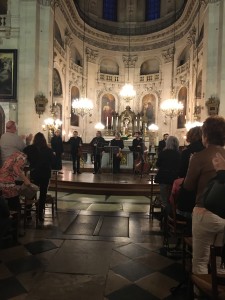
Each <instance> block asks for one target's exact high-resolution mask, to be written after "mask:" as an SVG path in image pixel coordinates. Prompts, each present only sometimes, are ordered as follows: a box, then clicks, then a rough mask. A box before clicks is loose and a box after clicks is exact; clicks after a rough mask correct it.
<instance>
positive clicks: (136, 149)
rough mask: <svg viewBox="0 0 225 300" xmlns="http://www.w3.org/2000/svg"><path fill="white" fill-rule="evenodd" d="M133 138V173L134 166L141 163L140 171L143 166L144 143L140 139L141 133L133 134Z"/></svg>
mask: <svg viewBox="0 0 225 300" xmlns="http://www.w3.org/2000/svg"><path fill="white" fill-rule="evenodd" d="M134 136H135V138H134V139H133V142H132V151H133V170H134V172H135V167H136V165H137V164H138V165H139V163H140V162H141V169H142V168H143V165H144V147H145V145H144V141H143V139H142V137H141V132H140V131H136V132H135V133H134Z"/></svg>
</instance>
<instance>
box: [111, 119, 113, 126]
mask: <svg viewBox="0 0 225 300" xmlns="http://www.w3.org/2000/svg"><path fill="white" fill-rule="evenodd" d="M111 128H113V117H112V120H111Z"/></svg>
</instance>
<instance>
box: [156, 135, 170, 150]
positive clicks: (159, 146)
mask: <svg viewBox="0 0 225 300" xmlns="http://www.w3.org/2000/svg"><path fill="white" fill-rule="evenodd" d="M168 136H169V134H168V133H164V135H163V139H162V140H161V141H159V145H158V153H160V152H162V151H163V149H164V148H165V147H166V140H167V138H168Z"/></svg>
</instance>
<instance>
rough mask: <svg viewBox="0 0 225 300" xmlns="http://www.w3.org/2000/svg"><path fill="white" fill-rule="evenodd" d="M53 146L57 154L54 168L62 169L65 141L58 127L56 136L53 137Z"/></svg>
mask: <svg viewBox="0 0 225 300" xmlns="http://www.w3.org/2000/svg"><path fill="white" fill-rule="evenodd" d="M51 147H52V150H53V153H54V154H55V163H54V165H53V169H54V170H59V171H60V170H62V154H63V152H64V151H63V142H62V137H61V135H60V130H59V129H57V130H56V131H55V133H54V136H53V137H52V138H51Z"/></svg>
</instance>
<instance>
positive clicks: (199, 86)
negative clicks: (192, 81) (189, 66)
mask: <svg viewBox="0 0 225 300" xmlns="http://www.w3.org/2000/svg"><path fill="white" fill-rule="evenodd" d="M195 96H196V98H197V99H201V98H202V71H200V72H199V74H198V78H197V82H196V87H195Z"/></svg>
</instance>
